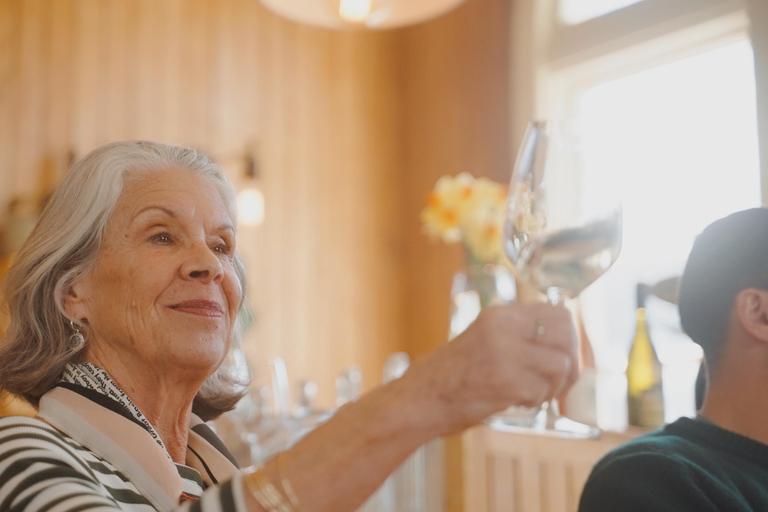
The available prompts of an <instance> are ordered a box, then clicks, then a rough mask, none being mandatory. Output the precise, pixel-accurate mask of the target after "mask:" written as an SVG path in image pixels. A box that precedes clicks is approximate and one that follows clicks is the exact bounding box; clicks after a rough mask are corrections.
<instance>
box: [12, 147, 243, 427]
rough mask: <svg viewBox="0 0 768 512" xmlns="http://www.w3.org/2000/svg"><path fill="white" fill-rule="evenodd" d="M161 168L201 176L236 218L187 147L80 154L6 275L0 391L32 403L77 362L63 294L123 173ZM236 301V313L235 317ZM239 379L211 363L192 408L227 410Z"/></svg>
mask: <svg viewBox="0 0 768 512" xmlns="http://www.w3.org/2000/svg"><path fill="white" fill-rule="evenodd" d="M169 167H182V168H184V169H188V170H190V171H192V172H194V173H196V174H199V175H201V176H202V177H204V178H206V179H207V180H208V181H209V182H210V183H211V184H212V185H213V186H214V187H215V188H216V190H217V191H218V192H219V194H220V195H221V198H222V200H223V202H224V205H225V207H226V209H227V212H228V213H229V215H230V217H231V218H232V220H233V221H235V222H236V220H237V208H236V196H235V190H234V188H233V187H232V185H231V184H230V182H229V180H228V179H227V177H226V175H225V174H224V171H223V170H222V169H221V167H219V166H218V165H217V164H215V163H214V162H212V161H211V160H210V159H209V158H208V157H207V156H205V155H203V154H202V153H200V152H198V151H195V150H194V149H189V148H182V147H177V146H170V145H167V144H160V143H157V142H149V141H140V140H135V141H121V142H112V143H109V144H105V145H103V146H101V147H99V148H97V149H95V150H93V151H92V152H91V153H89V154H88V155H86V156H85V157H83V159H82V160H80V161H79V162H77V163H76V164H75V165H74V167H73V168H72V169H71V170H70V171H69V172H68V173H67V175H66V177H65V178H64V180H63V182H62V183H61V185H60V186H59V188H58V189H57V190H56V192H55V193H54V195H53V196H52V197H51V199H50V201H49V203H48V205H47V206H46V207H45V209H44V210H43V212H42V215H41V217H40V220H39V221H38V222H37V225H36V226H35V229H34V230H33V231H32V234H31V235H30V236H29V239H27V241H26V242H25V243H24V245H23V247H22V248H21V249H20V251H19V253H18V255H17V256H16V259H15V261H14V263H13V265H12V266H11V268H10V269H9V270H8V274H7V275H6V279H5V282H4V293H5V299H6V303H7V307H8V310H9V313H10V323H9V325H8V329H7V331H6V334H5V336H4V337H3V339H2V342H0V387H1V388H2V389H4V390H7V391H9V392H11V393H14V394H16V395H20V396H23V397H24V398H25V399H26V400H28V401H29V402H30V403H32V404H33V405H38V403H39V401H40V397H41V396H42V395H43V394H44V393H45V392H47V391H48V390H50V389H51V388H52V387H53V385H54V384H55V382H56V380H57V378H58V377H59V376H60V375H61V373H62V371H63V369H64V366H65V365H66V364H67V363H70V362H79V361H81V360H82V357H83V354H82V351H80V350H79V349H76V348H72V346H71V344H70V343H69V337H70V335H71V329H70V327H69V323H70V321H73V322H76V323H77V319H74V318H70V317H69V316H68V315H67V314H66V312H65V310H64V298H65V297H66V296H67V295H68V294H69V292H70V291H71V288H72V285H73V284H74V283H75V282H77V281H78V280H79V279H81V278H82V277H84V276H85V275H87V274H88V272H90V271H91V270H92V269H93V267H94V264H95V262H96V258H97V257H98V253H99V248H100V246H101V241H102V238H103V236H104V230H105V227H106V225H107V221H108V220H109V217H110V215H111V214H112V212H113V210H114V209H115V206H116V205H117V202H118V200H119V198H120V195H121V193H122V188H123V183H124V179H125V176H126V175H128V174H134V173H146V172H152V171H157V170H163V169H167V168H169ZM235 273H236V275H237V277H238V278H239V279H240V283H241V284H242V288H243V297H245V267H244V265H243V261H242V259H241V258H240V256H239V255H236V256H235ZM244 304H245V300H244V299H243V302H242V303H241V304H240V311H239V314H238V317H242V312H243V307H244ZM238 325H240V322H238ZM78 327H79V328H80V329H81V330H83V329H86V328H87V326H83V325H80V326H78ZM239 331H240V329H239V328H236V329H235V333H234V335H233V337H234V338H235V339H233V340H232V344H231V346H233V347H234V346H237V345H238V344H239V338H240V332H239ZM239 378H240V377H239V376H238V375H237V374H236V373H235V372H234V371H233V370H232V369H230V368H229V367H228V366H227V365H222V366H221V367H219V368H218V369H217V370H216V372H215V373H214V374H213V375H211V376H210V377H209V378H208V380H206V381H205V383H204V384H203V386H202V387H201V388H200V390H199V391H198V393H197V396H196V397H195V401H194V405H193V408H192V410H193V412H194V413H195V414H197V415H198V416H200V417H201V418H202V419H203V420H206V421H207V420H209V419H213V418H215V417H217V416H218V415H220V414H221V413H223V412H226V411H228V410H231V409H232V408H234V407H235V405H236V404H237V402H238V401H239V400H240V398H242V397H243V395H244V394H245V392H246V388H247V384H248V383H247V382H242V381H240V380H239Z"/></svg>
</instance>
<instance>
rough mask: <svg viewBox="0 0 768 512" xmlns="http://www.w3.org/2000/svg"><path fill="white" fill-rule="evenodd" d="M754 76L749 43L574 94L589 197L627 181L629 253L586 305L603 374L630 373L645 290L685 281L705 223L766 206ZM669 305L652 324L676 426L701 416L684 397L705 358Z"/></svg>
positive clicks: (653, 315)
mask: <svg viewBox="0 0 768 512" xmlns="http://www.w3.org/2000/svg"><path fill="white" fill-rule="evenodd" d="M753 69H754V68H753V65H752V48H751V45H750V44H749V42H748V41H741V42H737V43H735V44H730V45H728V46H725V47H722V48H718V49H715V50H710V51H707V52H704V53H702V54H700V55H696V56H693V57H689V58H686V59H682V60H679V61H675V62H672V63H668V64H664V65H662V66H658V67H653V68H651V69H648V70H647V71H643V72H640V73H635V74H632V75H629V76H626V77H623V78H619V79H616V80H611V81H609V82H605V83H602V84H599V85H595V86H593V87H590V88H587V89H585V90H584V91H582V92H581V93H580V94H579V95H578V96H577V97H576V105H575V111H576V117H577V118H578V119H579V120H580V123H579V125H580V127H581V139H582V152H583V153H582V154H583V159H584V165H583V176H582V187H583V190H582V200H583V201H584V202H586V203H589V202H590V195H591V194H593V193H595V192H596V191H597V192H599V191H600V189H601V187H602V186H603V183H605V182H606V181H610V180H614V179H615V178H616V175H617V174H618V175H620V176H621V182H622V183H621V189H622V196H623V204H624V243H623V248H622V254H621V255H620V256H619V259H618V260H617V262H616V264H615V265H614V267H613V268H612V269H611V270H610V272H609V273H608V274H607V275H606V276H604V277H603V278H602V279H601V281H598V282H597V283H596V284H595V285H594V286H593V287H592V288H590V289H588V290H586V291H585V292H584V296H583V298H582V300H583V305H584V309H585V315H588V316H590V318H589V319H588V320H587V321H588V322H589V328H590V334H591V338H592V339H593V342H594V344H595V351H596V356H597V357H598V358H599V359H600V361H599V364H600V365H601V367H602V369H604V370H609V371H613V372H619V373H621V372H623V370H624V366H625V364H626V359H625V358H626V355H627V354H628V353H629V348H630V347H629V344H630V342H631V340H632V335H633V332H634V324H635V315H634V307H635V293H634V291H635V287H636V285H637V283H639V282H643V283H647V284H653V283H656V282H658V281H660V280H661V279H664V278H667V277H671V276H679V275H681V274H682V271H683V267H684V265H685V260H686V259H687V256H688V252H689V251H690V248H691V246H692V244H693V240H694V238H695V236H696V235H697V234H698V233H699V232H700V231H701V230H702V229H703V228H704V227H705V226H707V225H708V224H709V223H710V222H712V221H714V220H716V219H718V218H720V217H723V216H725V215H727V214H729V213H731V212H734V211H737V210H741V209H744V208H748V207H753V206H759V205H760V180H759V163H758V154H757V120H756V117H755V112H756V106H755V85H754V84H755V81H754V74H753V73H754V71H753ZM652 306H654V310H650V308H651V307H652ZM663 308H664V305H663V304H655V305H653V304H649V323H650V327H651V329H652V332H651V334H652V339H653V340H654V342H655V343H656V347H657V351H658V354H659V358H660V359H661V361H662V363H664V364H665V374H664V377H665V387H666V390H667V391H669V396H668V397H666V398H667V399H666V402H667V405H668V407H667V415H668V417H667V420H668V421H674V420H675V419H677V417H679V416H681V415H692V414H694V413H695V410H694V409H693V402H692V395H690V393H687V394H686V392H685V390H689V391H690V390H691V389H692V384H693V381H694V379H695V377H696V371H697V369H698V365H697V364H696V359H697V358H698V357H700V350H699V349H698V346H695V345H693V346H691V345H692V344H690V343H689V342H687V338H685V337H684V336H682V333H680V332H679V329H678V325H679V319H678V318H677V316H676V308H674V307H668V308H667V309H666V310H664V309H663ZM590 313H592V314H591V315H590ZM692 362H693V364H692ZM681 394H683V395H686V396H687V398H688V399H689V400H688V403H687V404H686V403H684V402H683V403H681V402H682V401H681V400H680V399H679V398H678V397H680V395H681Z"/></svg>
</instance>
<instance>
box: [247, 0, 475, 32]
mask: <svg viewBox="0 0 768 512" xmlns="http://www.w3.org/2000/svg"><path fill="white" fill-rule="evenodd" d="M462 2H464V0H261V3H262V4H264V5H265V6H266V7H268V8H269V9H271V10H272V11H274V12H275V13H277V14H279V15H281V16H284V17H286V18H288V19H291V20H293V21H297V22H299V23H306V24H308V25H315V26H319V27H326V28H341V29H343V28H361V29H386V28H396V27H402V26H404V25H410V24H413V23H419V22H421V21H426V20H428V19H430V18H434V17H436V16H439V15H441V14H444V13H446V12H448V11H450V10H451V9H453V8H454V7H456V6H457V5H459V4H461V3H462Z"/></svg>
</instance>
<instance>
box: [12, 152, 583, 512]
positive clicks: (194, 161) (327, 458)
mask: <svg viewBox="0 0 768 512" xmlns="http://www.w3.org/2000/svg"><path fill="white" fill-rule="evenodd" d="M236 223H237V213H236V211H235V200H234V192H233V189H232V187H231V186H230V184H229V183H228V181H227V179H226V178H225V176H224V174H223V172H222V170H221V169H220V168H219V167H218V166H217V165H215V164H214V163H212V162H211V161H210V160H208V159H207V158H206V157H205V156H203V155H201V154H199V153H197V152H196V151H193V150H191V149H185V148H179V147H173V146H167V145H163V144H157V143H153V142H144V141H129V142H117V143H112V144H107V145H105V146H102V147H100V148H98V149H96V150H95V151H93V152H92V153H90V154H89V155H87V156H86V157H85V158H83V160H81V161H80V162H79V163H77V164H76V165H75V166H74V168H73V169H72V170H71V171H70V172H69V173H68V175H67V176H66V178H65V180H64V182H63V183H62V184H61V186H60V188H59V189H58V191H57V192H56V193H55V195H54V196H53V198H52V199H51V201H50V203H49V204H48V206H47V208H46V209H45V211H44V212H43V214H42V217H41V219H40V221H39V223H38V225H37V227H36V228H35V230H34V232H33V233H32V235H31V236H30V238H29V240H28V241H27V243H26V245H25V246H24V247H23V248H22V250H21V251H20V252H19V254H18V257H17V259H16V262H15V263H14V265H13V267H12V268H11V269H10V271H9V273H8V275H7V279H6V282H5V299H6V301H7V304H8V307H9V309H10V314H11V321H10V325H9V326H8V329H7V332H6V335H5V338H3V340H2V344H1V346H0V386H2V389H3V390H6V391H9V392H12V393H15V394H18V395H21V396H23V397H25V398H26V399H27V400H28V401H30V402H31V403H32V404H34V405H37V406H39V413H38V415H37V417H36V418H24V417H6V418H2V419H0V510H13V511H37V510H57V511H59V510H60V511H75V510H78V511H79V510H92V509H97V510H131V511H151V510H162V511H166V510H174V509H184V510H187V509H189V510H204V511H230V510H231V511H235V510H236V511H242V512H245V511H254V512H256V511H264V510H266V511H272V510H275V511H291V510H299V509H301V510H304V511H335V512H339V511H351V510H354V509H355V508H356V507H358V506H359V505H360V504H361V503H362V502H363V501H364V500H365V498H366V497H367V496H369V495H370V494H371V493H372V492H373V491H374V490H375V489H376V488H377V487H378V486H379V485H380V484H381V483H382V481H383V480H384V479H385V478H386V476H387V475H388V474H389V473H390V472H391V471H392V470H394V469H395V468H396V467H397V466H398V465H399V464H400V463H401V462H402V461H403V460H404V459H405V458H406V457H407V456H408V455H409V454H410V453H411V452H412V451H413V450H414V449H416V448H417V447H418V446H419V445H421V444H422V443H424V442H426V441H428V440H430V439H431V438H434V437H437V436H441V435H446V434H450V433H454V432H458V431H461V430H462V429H464V428H467V427H469V426H471V425H474V424H476V423H478V422H480V421H481V420H482V419H483V418H485V417H487V416H488V415H490V414H492V413H494V412H496V411H499V410H501V409H503V408H504V407H506V406H507V405H509V404H525V405H533V404H538V403H541V402H542V401H544V400H545V399H548V398H550V397H552V396H555V395H558V394H561V393H563V392H564V391H565V390H566V389H567V388H568V387H569V386H570V384H571V383H572V382H573V380H574V375H575V370H574V368H575V364H574V357H575V356H574V354H575V348H574V347H575V334H574V328H573V325H572V323H571V321H570V317H569V315H568V314H567V313H566V311H565V310H564V309H562V308H557V307H551V306H548V305H544V304H537V305H528V306H522V305H513V306H508V307H498V308H492V309H490V310H488V311H486V312H484V313H483V314H482V315H481V316H480V318H479V319H478V320H477V321H476V322H475V323H474V324H473V325H472V326H470V327H469V328H468V329H467V331H465V332H464V334H462V335H461V336H459V337H458V338H457V339H456V340H455V341H454V342H453V343H449V344H445V345H444V346H442V347H440V348H439V349H438V350H436V351H435V352H433V353H432V354H430V355H429V356H427V357H425V358H423V359H421V360H419V361H417V362H416V363H415V364H414V365H413V366H412V367H411V369H410V370H409V371H408V372H406V374H405V375H404V376H403V377H402V378H400V379H398V380H395V381H393V382H391V383H390V384H388V385H386V386H382V387H380V388H378V389H376V390H374V391H373V392H371V393H369V394H368V395H366V396H365V397H363V398H362V399H360V400H359V401H357V402H355V403H354V404H350V405H347V406H345V407H343V408H341V410H339V411H338V413H337V414H336V415H335V416H334V417H333V418H332V419H331V420H329V421H328V422H327V423H325V424H324V425H322V426H321V427H319V428H317V429H316V430H315V431H313V432H312V433H310V434H309V435H307V436H306V437H304V438H303V439H302V440H301V441H300V442H298V443H297V444H296V445H295V446H294V447H293V448H292V449H290V450H288V451H287V452H284V453H283V454H281V455H279V456H278V457H276V458H274V459H273V460H271V461H269V462H267V464H265V465H264V466H263V467H262V468H259V469H255V470H254V469H249V470H245V471H240V470H239V469H238V468H237V467H236V466H235V465H234V462H233V459H232V457H231V456H230V455H229V453H228V452H227V450H226V448H224V446H223V445H222V443H221V442H220V441H219V440H218V439H217V438H216V437H215V436H214V435H213V433H212V431H211V430H210V429H208V428H207V427H206V425H205V424H204V423H203V422H204V421H207V420H209V419H212V418H215V417H216V416H218V415H219V414H221V413H222V412H225V411H227V410H229V409H231V408H233V407H234V405H235V404H236V402H237V401H238V400H239V398H240V397H241V394H242V390H243V386H242V384H241V383H238V382H236V381H235V380H234V379H233V378H232V377H231V376H230V375H229V374H228V373H227V371H226V369H225V368H223V367H220V366H221V364H222V361H223V360H224V358H225V356H226V354H227V351H228V349H229V347H230V343H231V342H232V339H233V336H234V331H235V330H236V327H235V326H236V320H237V316H238V312H239V311H240V308H241V306H242V303H243V297H244V290H245V277H244V272H243V265H242V262H241V261H240V259H239V257H238V255H237V252H236V241H237V238H236V230H235V226H236ZM542 326H543V327H542Z"/></svg>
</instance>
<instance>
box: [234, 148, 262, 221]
mask: <svg viewBox="0 0 768 512" xmlns="http://www.w3.org/2000/svg"><path fill="white" fill-rule="evenodd" d="M258 174H259V173H258V167H257V165H256V160H255V158H254V157H253V155H251V154H250V153H248V154H246V155H245V181H244V182H243V188H242V190H240V193H239V194H238V195H237V210H238V217H239V222H240V224H241V225H243V226H259V225H261V223H262V222H264V194H263V193H262V191H261V188H260V186H259V176H258Z"/></svg>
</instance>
